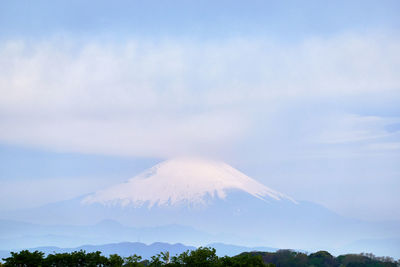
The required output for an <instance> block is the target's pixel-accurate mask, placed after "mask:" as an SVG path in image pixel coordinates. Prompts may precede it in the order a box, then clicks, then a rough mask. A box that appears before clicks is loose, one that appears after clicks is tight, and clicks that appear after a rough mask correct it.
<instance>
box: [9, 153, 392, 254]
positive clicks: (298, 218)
mask: <svg viewBox="0 0 400 267" xmlns="http://www.w3.org/2000/svg"><path fill="white" fill-rule="evenodd" d="M316 190H323V189H318V188H316ZM2 217H3V218H5V219H10V220H20V221H25V222H31V223H36V224H53V225H60V224H64V225H65V224H69V225H94V224H97V223H99V222H101V221H104V220H114V221H116V222H118V223H120V224H123V225H124V226H127V227H134V228H135V229H136V230H129V231H128V230H121V229H124V228H121V227H116V226H115V225H114V224H111V225H109V224H107V225H106V226H107V227H105V226H104V224H101V227H100V228H99V227H96V228H90V227H89V228H85V229H89V230H85V231H78V230H76V229H75V230H71V229H72V228H62V229H69V230H63V231H58V232H57V231H53V232H47V234H49V235H51V234H57V235H58V234H60V233H62V234H67V235H68V234H69V235H74V236H78V235H79V236H81V233H83V234H85V235H87V234H88V233H91V238H94V239H95V240H98V241H99V242H100V240H102V239H104V237H106V236H108V237H110V238H111V239H108V240H107V242H110V241H112V242H120V241H138V240H141V241H145V242H156V241H160V242H162V241H165V242H186V243H187V244H199V243H201V242H203V244H204V243H205V242H207V243H210V242H225V243H234V244H240V245H250V246H254V245H264V246H265V245H268V246H273V247H286V248H288V247H292V248H302V249H311V250H315V249H316V248H332V247H338V246H342V245H345V244H347V243H350V242H353V241H356V240H358V239H376V238H390V237H393V236H400V231H399V229H400V228H398V224H390V223H387V224H384V223H370V222H362V221H358V220H354V219H349V218H345V217H342V216H340V215H338V214H336V213H334V212H332V211H330V210H328V209H326V208H324V207H323V206H320V205H317V204H315V203H310V202H304V201H298V202H297V201H295V200H293V199H292V198H290V197H288V196H286V195H285V194H283V193H280V192H277V191H275V190H273V189H271V188H269V187H267V186H265V185H263V184H261V183H259V182H257V181H256V180H254V179H252V178H250V177H248V176H246V175H245V174H243V173H241V172H240V171H238V170H236V169H234V168H233V167H231V166H229V165H228V164H226V163H223V162H218V161H211V160H205V159H194V158H178V159H172V160H167V161H164V162H161V163H159V164H158V165H156V166H154V167H152V168H150V169H148V170H146V171H144V172H143V173H141V174H139V175H137V176H135V177H133V178H131V179H129V180H127V181H126V182H124V183H119V184H115V185H113V186H111V187H109V188H105V189H103V190H100V191H97V192H93V193H91V194H88V195H85V196H81V197H79V198H75V199H72V200H66V201H62V202H56V203H50V204H47V205H45V206H42V207H39V208H36V209H29V210H23V211H15V212H11V213H8V214H3V216H2ZM103 227H104V228H103ZM110 228H113V229H114V228H118V229H119V230H118V231H117V230H115V231H114V232H112V231H111V230H110ZM43 229H50V228H43ZM94 229H97V230H96V231H94ZM128 232H129V233H130V234H129V235H127V236H126V237H125V234H126V233H128ZM7 233H8V232H7ZM117 237H118V238H117ZM120 237H124V238H123V239H122V238H120ZM112 238H114V239H112ZM74 239H76V237H74ZM83 239H84V238H83ZM59 245H62V244H59Z"/></svg>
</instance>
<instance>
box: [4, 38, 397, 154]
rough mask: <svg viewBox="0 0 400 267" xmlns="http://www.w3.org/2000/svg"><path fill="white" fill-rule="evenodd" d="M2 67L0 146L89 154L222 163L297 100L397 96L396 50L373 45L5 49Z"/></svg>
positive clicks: (50, 43) (9, 45)
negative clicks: (204, 157)
mask: <svg viewBox="0 0 400 267" xmlns="http://www.w3.org/2000/svg"><path fill="white" fill-rule="evenodd" d="M0 58H1V59H2V60H1V63H0V95H1V98H0V142H5V143H16V144H25V145H36V146H42V147H47V148H51V149H56V150H63V151H65V150H67V151H77V152H85V153H105V154H120V155H121V154H122V155H137V156H157V157H158V156H161V157H169V156H174V155H177V154H199V153H200V154H213V153H219V152H220V151H225V150H229V148H230V147H231V146H232V145H234V144H235V143H236V142H238V141H243V138H246V136H247V133H249V132H252V131H257V127H259V125H257V123H256V121H257V120H256V119H254V118H255V117H258V116H263V114H264V115H265V113H268V111H269V110H274V108H275V107H276V106H279V105H281V104H282V103H287V102H291V101H293V99H298V100H300V101H301V99H306V98H309V97H313V98H317V99H318V98H319V97H325V98H326V97H330V96H334V97H344V98H345V97H348V96H352V97H354V96H358V95H362V94H365V93H371V92H372V93H378V92H379V93H382V94H383V93H387V94H392V93H393V92H396V93H397V92H398V89H399V88H400V76H399V75H398V72H399V70H400V41H399V40H398V39H396V38H388V37H385V36H379V35H374V36H372V35H371V36H360V35H342V36H337V37H334V38H330V39H310V40H306V41H304V42H302V43H296V44H282V43H277V42H270V41H267V40H261V39H253V40H241V39H232V40H225V41H208V42H201V43H197V42H194V41H193V42H191V41H159V42H149V41H143V40H142V41H140V40H132V41H127V42H122V43H101V42H97V41H93V42H89V41H87V42H84V43H83V44H82V43H78V42H77V43H74V42H73V41H72V40H67V41H65V40H63V41H60V40H47V41H41V42H39V41H38V42H25V41H6V42H3V43H2V44H1V45H0ZM260 110H262V111H263V112H261V113H262V114H261V115H260V114H258V112H259V111H260ZM346 134H350V135H351V136H353V137H354V136H357V138H359V137H360V136H363V133H361V132H354V131H353V132H351V131H350V132H347V133H346ZM338 138H339V139H340V138H342V139H343V138H345V139H346V138H349V136H347V135H346V136H341V137H340V136H339V137H338Z"/></svg>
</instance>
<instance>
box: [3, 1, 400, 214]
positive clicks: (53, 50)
mask: <svg viewBox="0 0 400 267" xmlns="http://www.w3.org/2000/svg"><path fill="white" fill-rule="evenodd" d="M399 12H400V3H399V2H398V1H387V0H382V1H368V0H367V1H340V0H339V1H313V0H309V1H256V0H250V1H232V0H231V1H227V0H222V1H209V0H204V1H187V0H185V1H183V0H181V1H179V0H170V1H161V0H160V1H113V2H109V1H103V0H100V1H85V2H83V1H77V0H70V1H63V0H60V1H50V0H39V1H35V2H32V1H28V0H25V1H23V0H21V1H11V0H5V1H1V2H0V162H1V164H0V185H1V186H0V212H1V211H5V210H10V209H17V208H25V207H33V206H38V205H41V204H44V203H49V202H54V201H59V200H64V199H68V198H73V197H77V196H80V195H82V194H86V193H89V192H93V191H96V190H98V189H100V188H104V187H106V186H108V185H111V184H114V183H119V182H121V181H124V180H126V179H128V178H130V177H133V176H135V175H136V174H138V173H139V172H141V171H143V170H144V169H146V168H148V167H151V166H152V165H154V164H156V163H158V162H160V161H162V160H165V159H169V158H174V157H181V156H201V157H206V158H215V159H218V160H222V161H225V162H227V163H229V164H231V165H232V166H234V167H236V168H238V169H239V170H240V171H242V172H244V173H246V174H247V175H249V176H251V177H253V178H255V179H256V180H258V181H260V182H262V183H263V184H265V185H267V186H269V187H271V188H274V189H276V190H278V191H281V192H283V193H285V194H287V195H289V196H291V197H293V198H294V199H296V200H306V201H312V202H316V203H319V204H321V205H324V206H325V207H328V208H330V209H332V210H334V211H335V212H337V213H339V214H342V215H345V216H349V217H353V218H358V219H363V220H380V221H386V220H396V221H400V210H399V209H398V206H399V203H400V164H399V163H400V108H399V103H400V75H399V73H400V35H399V26H400V19H399V16H398V14H399Z"/></svg>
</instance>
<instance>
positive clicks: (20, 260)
mask: <svg viewBox="0 0 400 267" xmlns="http://www.w3.org/2000/svg"><path fill="white" fill-rule="evenodd" d="M3 260H4V264H2V263H0V267H2V266H4V267H5V266H13V267H17V266H18V267H37V266H41V267H70V266H71V267H72V266H73V267H80V266H89V267H92V266H93V267H106V266H107V267H121V266H154V267H159V266H169V267H174V266H191V267H224V266H229V267H245V266H249V267H272V266H277V267H286V266H287V267H292V266H295V267H296V266H298V267H309V266H315V267H319V266H321V267H322V266H323V267H345V266H346V267H359V266H360V267H361V266H366V267H380V266H382V267H399V266H400V261H394V260H393V259H392V258H389V257H384V258H377V257H375V256H374V255H372V254H357V255H356V254H347V255H341V256H338V257H334V256H332V255H331V254H329V253H328V252H326V251H318V252H316V253H312V254H309V255H308V254H305V253H301V252H296V251H292V250H278V251H277V252H248V253H247V252H246V253H242V254H239V255H237V256H234V257H228V256H225V257H218V256H217V255H216V250H215V249H214V248H204V247H200V248H198V249H196V250H192V251H186V252H183V253H181V254H180V255H176V256H173V257H170V255H169V253H168V252H162V253H160V254H157V255H155V256H153V257H151V260H142V257H141V256H138V255H136V254H134V255H132V256H129V257H125V258H123V257H121V256H119V255H117V254H112V255H110V256H109V257H106V256H103V255H101V252H100V251H96V252H90V253H86V252H85V251H82V250H81V251H75V252H72V253H55V254H49V255H47V256H46V257H45V255H44V253H43V252H40V251H34V252H30V251H28V250H22V251H21V252H11V257H8V258H4V259H3Z"/></svg>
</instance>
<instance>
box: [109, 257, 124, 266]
mask: <svg viewBox="0 0 400 267" xmlns="http://www.w3.org/2000/svg"><path fill="white" fill-rule="evenodd" d="M108 264H109V266H110V267H120V266H122V264H124V259H123V258H122V257H121V256H119V255H117V254H111V255H110V257H109V258H108Z"/></svg>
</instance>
